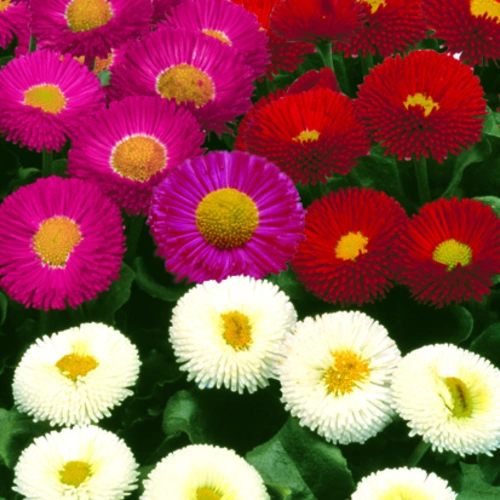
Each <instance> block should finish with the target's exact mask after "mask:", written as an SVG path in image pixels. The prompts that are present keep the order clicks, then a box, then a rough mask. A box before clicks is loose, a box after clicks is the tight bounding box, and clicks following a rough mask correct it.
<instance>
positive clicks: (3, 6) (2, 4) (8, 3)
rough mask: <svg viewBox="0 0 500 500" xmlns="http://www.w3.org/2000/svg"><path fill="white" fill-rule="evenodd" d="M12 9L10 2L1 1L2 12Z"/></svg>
mask: <svg viewBox="0 0 500 500" xmlns="http://www.w3.org/2000/svg"><path fill="white" fill-rule="evenodd" d="M9 7H10V0H0V12H3V11H4V10H7V9H8V8H9Z"/></svg>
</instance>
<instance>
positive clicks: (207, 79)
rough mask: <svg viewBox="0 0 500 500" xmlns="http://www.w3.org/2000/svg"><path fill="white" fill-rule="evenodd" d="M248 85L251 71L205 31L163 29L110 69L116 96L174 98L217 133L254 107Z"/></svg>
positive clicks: (251, 74) (250, 82) (137, 45)
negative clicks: (227, 123) (204, 32)
mask: <svg viewBox="0 0 500 500" xmlns="http://www.w3.org/2000/svg"><path fill="white" fill-rule="evenodd" d="M130 75H134V78H130ZM252 81H253V73H252V71H251V69H250V68H249V67H248V66H247V65H246V64H244V63H243V60H242V58H241V56H240V55H239V54H236V53H235V52H234V50H231V47H228V46H227V45H226V44H223V43H220V41H219V40H214V39H213V37H208V36H206V35H204V34H203V33H195V32H191V31H187V30H181V29H175V30H174V29H171V28H161V29H158V31H156V32H154V33H152V34H151V35H149V36H148V37H145V38H143V39H142V40H140V41H139V42H137V43H136V44H135V45H133V46H132V47H131V48H130V50H128V51H127V53H126V54H125V55H124V56H123V60H122V61H120V63H117V64H116V66H115V67H114V68H113V72H112V78H111V85H112V87H113V89H114V96H115V97H116V98H123V97H126V96H128V95H134V94H139V95H160V96H161V97H164V98H165V99H175V101H176V102H177V104H180V105H183V106H185V107H187V108H188V109H190V110H191V111H192V112H193V114H194V115H195V117H196V118H197V119H198V120H199V121H200V123H201V124H202V126H203V127H204V128H207V129H209V130H215V131H216V132H221V131H223V130H224V129H225V127H224V123H225V122H229V121H232V120H234V118H236V117H237V116H238V115H241V114H243V113H245V112H246V111H248V110H249V109H250V107H251V106H252V103H251V100H250V97H251V95H252V91H253V86H252Z"/></svg>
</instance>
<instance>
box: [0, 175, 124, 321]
mask: <svg viewBox="0 0 500 500" xmlns="http://www.w3.org/2000/svg"><path fill="white" fill-rule="evenodd" d="M124 252H125V237H124V235H123V221H122V218H121V215H120V211H119V209H118V207H117V206H116V205H114V204H113V203H111V202H110V201H109V200H108V199H107V198H106V197H105V196H104V195H103V194H102V193H101V191H100V190H99V189H98V188H97V187H95V186H92V185H91V184H88V183H86V182H84V181H81V180H79V179H62V178H60V177H55V176H52V177H47V178H43V179H39V180H37V181H36V182H35V183H34V184H30V185H28V186H24V187H21V188H19V189H18V190H17V191H15V192H14V193H13V194H11V195H9V196H7V198H5V200H4V201H3V202H2V204H1V205H0V287H2V288H3V289H4V290H5V292H6V293H7V294H8V295H10V297H11V298H13V299H14V300H17V301H19V302H22V303H23V304H25V305H26V306H27V307H30V306H31V307H35V308H36V309H45V310H46V311H47V310H49V309H64V308H65V307H66V305H70V306H71V307H76V306H78V305H80V304H81V303H82V302H85V301H86V300H90V299H93V298H95V297H96V295H97V294H98V293H100V292H103V291H104V290H107V289H108V288H109V286H110V284H111V282H112V281H114V280H116V279H118V273H119V270H120V266H121V263H122V258H123V254H124Z"/></svg>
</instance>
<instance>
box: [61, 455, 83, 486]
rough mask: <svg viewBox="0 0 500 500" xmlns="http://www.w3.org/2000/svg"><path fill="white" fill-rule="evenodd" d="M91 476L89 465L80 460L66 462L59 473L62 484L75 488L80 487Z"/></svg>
mask: <svg viewBox="0 0 500 500" xmlns="http://www.w3.org/2000/svg"><path fill="white" fill-rule="evenodd" d="M89 476H90V466H89V464H88V463H86V462H81V461H80V460H71V461H69V462H66V463H65V464H64V467H63V469H62V470H61V471H60V472H59V478H60V480H61V483H63V484H67V485H69V486H75V487H77V486H80V485H81V484H82V483H83V482H84V481H85V480H86V479H87V478H88V477H89Z"/></svg>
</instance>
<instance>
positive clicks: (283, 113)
mask: <svg viewBox="0 0 500 500" xmlns="http://www.w3.org/2000/svg"><path fill="white" fill-rule="evenodd" d="M245 141H246V144H247V149H248V151H249V152H250V153H254V154H257V155H259V156H263V157H265V158H267V159H268V160H269V161H271V162H273V163H275V164H276V165H278V167H280V169H281V170H282V171H283V172H285V173H286V174H287V175H289V176H290V177H291V178H292V180H293V181H294V182H295V183H296V182H301V183H302V184H307V183H308V182H311V183H312V184H315V183H316V182H317V181H320V182H326V177H328V176H330V175H331V174H332V172H337V173H339V174H343V175H345V174H347V173H348V172H349V171H350V170H351V168H352V167H353V166H354V165H355V164H356V159H357V157H358V156H362V155H366V154H368V150H369V147H370V144H369V140H368V137H367V135H366V132H365V129H364V127H363V125H362V123H361V122H360V121H359V119H358V118H357V116H356V113H355V110H354V105H353V103H352V101H351V100H350V99H349V98H348V97H347V96H345V95H344V94H340V93H339V92H332V91H331V90H328V89H324V88H318V89H313V90H310V91H308V92H301V93H300V94H291V95H286V96H284V97H282V98H281V99H279V100H277V101H274V102H271V103H270V104H269V105H268V106H265V107H263V108H262V109H260V110H259V111H258V112H257V113H256V114H255V116H254V118H253V121H252V122H251V123H250V125H249V127H248V130H247V132H246V134H245Z"/></svg>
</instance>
